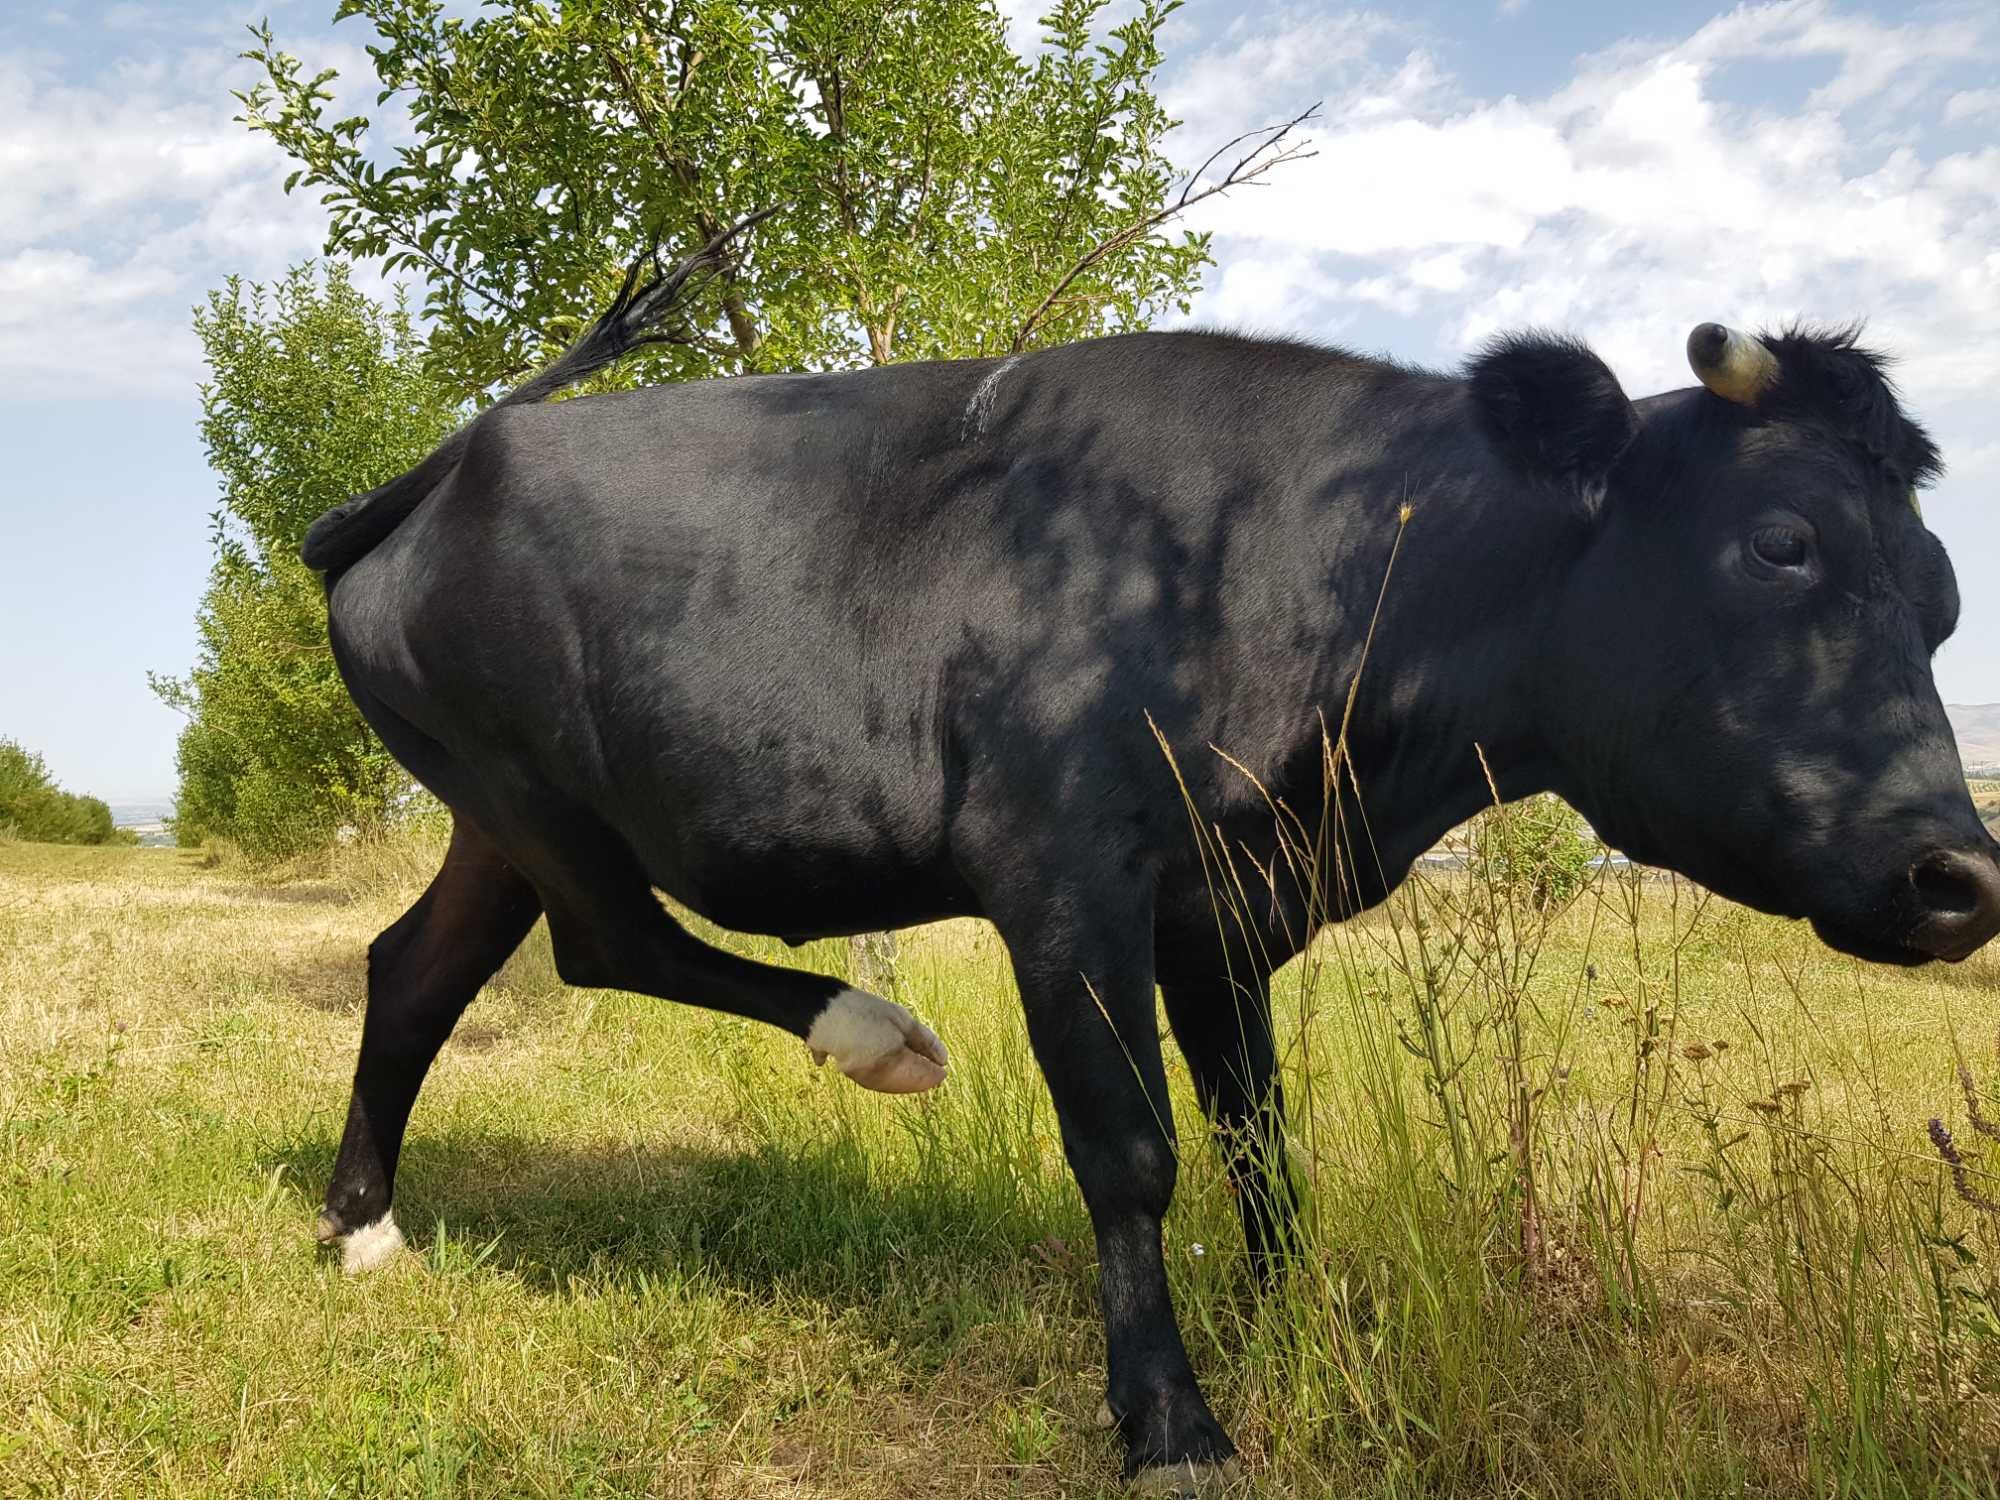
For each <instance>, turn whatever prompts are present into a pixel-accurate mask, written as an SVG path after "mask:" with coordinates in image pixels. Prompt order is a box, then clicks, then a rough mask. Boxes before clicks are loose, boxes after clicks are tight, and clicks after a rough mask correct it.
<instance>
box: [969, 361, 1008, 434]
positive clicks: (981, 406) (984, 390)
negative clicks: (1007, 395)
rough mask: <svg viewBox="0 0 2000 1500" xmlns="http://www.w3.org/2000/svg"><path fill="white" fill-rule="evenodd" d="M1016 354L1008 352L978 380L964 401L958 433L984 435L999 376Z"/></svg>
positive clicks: (998, 387) (1003, 373)
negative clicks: (962, 415) (963, 410)
mask: <svg viewBox="0 0 2000 1500" xmlns="http://www.w3.org/2000/svg"><path fill="white" fill-rule="evenodd" d="M1019 358H1020V356H1019V355H1018V354H1010V355H1008V356H1007V358H1005V359H1003V360H1001V361H1000V363H999V364H997V365H995V366H994V367H993V370H992V372H991V373H990V374H989V375H987V377H986V378H985V379H984V380H982V381H980V382H979V385H978V386H977V387H976V388H975V389H974V390H973V392H972V399H971V400H970V401H968V402H966V403H965V420H964V421H963V422H962V423H961V424H960V425H959V435H960V436H961V437H963V438H966V439H968V440H969V439H972V438H976V437H984V436H985V435H986V424H987V422H988V421H990V420H991V419H992V416H993V399H994V397H995V396H996V395H997V394H998V393H999V390H1000V377H1001V376H1002V375H1005V374H1006V373H1007V372H1008V371H1009V370H1011V369H1013V368H1014V361H1015V360H1017V359H1019Z"/></svg>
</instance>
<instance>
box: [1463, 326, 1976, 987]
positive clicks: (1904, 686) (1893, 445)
mask: <svg viewBox="0 0 2000 1500" xmlns="http://www.w3.org/2000/svg"><path fill="white" fill-rule="evenodd" d="M1574 353H1575V355H1579V356H1580V355H1581V354H1582V353H1583V351H1574ZM1688 356H1689V360H1690V362H1691V363H1692V364H1693V366H1694V369H1695V373H1696V375H1697V376H1699V377H1700V380H1701V385H1700V386H1698V387H1695V388H1692V389H1689V390H1684V391H1675V392H1672V393H1669V394H1667V395H1663V396H1655V397H1652V398H1650V399H1648V400H1645V401H1641V402H1638V403H1636V404H1634V403H1628V402H1627V401H1626V400H1625V398H1624V396H1623V394H1622V393H1620V392H1618V390H1617V386H1616V382H1615V381H1613V380H1612V379H1611V377H1610V373H1609V371H1607V370H1605V369H1604V367H1603V366H1602V365H1601V364H1599V363H1598V362H1597V361H1596V360H1595V359H1594V357H1590V358H1589V365H1590V367H1591V370H1590V374H1589V378H1588V379H1583V380H1577V381H1570V382H1565V381H1555V382H1553V383H1550V382H1544V385H1543V387H1542V389H1543V390H1545V391H1547V392H1550V393H1553V392H1555V391H1557V390H1561V389H1565V388H1566V389H1567V390H1568V392H1569V393H1570V395H1571V396H1572V397H1574V398H1575V399H1576V400H1578V401H1579V402H1580V403H1581V404H1582V405H1583V406H1584V407H1586V408H1588V409H1587V410H1584V411H1573V412H1571V413H1569V414H1568V416H1567V418H1566V419H1565V420H1564V421H1562V422H1554V423H1553V425H1551V423H1552V418H1551V414H1549V413H1547V412H1546V411H1544V412H1543V414H1542V419H1541V421H1540V422H1539V423H1535V424H1521V425H1524V426H1540V428H1541V430H1544V431H1547V432H1554V433H1557V434H1558V435H1559V438H1560V435H1561V434H1565V433H1567V434H1570V435H1571V436H1569V437H1568V438H1566V439H1560V440H1559V441H1558V444H1557V446H1558V447H1561V446H1562V442H1565V441H1566V442H1567V444H1568V448H1569V449H1570V450H1574V451H1575V452H1576V453H1578V454H1582V455H1584V458H1583V459H1580V460H1579V461H1578V462H1577V463H1576V464H1574V465H1573V466H1572V467H1573V470H1574V472H1573V474H1572V478H1573V480H1574V481H1576V482H1577V488H1578V492H1579V493H1581V494H1583V495H1584V496H1585V497H1586V500H1587V508H1588V510H1589V511H1590V519H1589V527H1590V534H1589V539H1588V541H1587V543H1586V545H1585V548H1584V550H1583V552H1582V554H1581V557H1580V560H1579V561H1578V563H1577V564H1576V567H1575V570H1574V572H1573V574H1572V575H1571V579H1570V584H1569V587H1568V588H1567V589H1565V590H1564V592H1563V595H1562V599H1561V603H1560V605H1559V606H1558V608H1557V610H1556V612H1555V614H1554V616H1553V617H1552V618H1551V620H1550V622H1549V624H1550V629H1549V632H1548V635H1547V637H1546V650H1545V656H1546V658H1547V666H1548V670H1547V671H1546V672H1545V674H1544V675H1543V678H1542V680H1543V682H1544V683H1545V684H1546V686H1545V689H1544V696H1545V700H1546V701H1545V702H1544V703H1543V704H1542V705H1541V715H1540V716H1541V718H1542V722H1543V734H1544V736H1545V737H1546V739H1547V740H1548V742H1549V743H1550V745H1551V746H1552V748H1553V750H1554V752H1555V756H1556V759H1557V761H1558V763H1559V765H1560V767H1561V778H1560V779H1561V783H1562V784H1561V785H1559V787H1558V789H1559V790H1561V791H1564V792H1565V793H1566V794H1567V795H1568V796H1569V797H1570V799H1571V800H1572V801H1574V802H1575V803H1576V804H1577V805H1578V806H1579V807H1580V808H1581V809H1582V811H1583V812H1584V814H1585V815H1586V816H1587V817H1589V818H1590V819H1591V821H1592V822H1593V823H1594V824H1595V825H1596V826H1597V827H1598V828H1599V829H1600V830H1601V831H1602V832H1603V833H1604V835H1605V836H1606V837H1607V838H1608V839H1610V840H1611V841H1612V842H1613V843H1614V844H1617V845H1619V846H1621V847H1623V848H1624V849H1626V850H1628V851H1629V852H1630V853H1631V854H1632V855H1633V856H1634V857H1636V858H1639V859H1642V860H1645V861H1646V862H1648V863H1652V864H1660V865H1665V866H1668V867H1670V868H1673V869H1676V870H1680V871H1682V872H1684V873H1685V874H1687V875H1690V876H1692V877H1693V878H1695V879H1697V880H1699V881H1701V882H1702V883H1703V884H1705V885H1707V886H1710V887H1711V888H1713V889H1715V890H1717V891H1720V892H1721V893H1723V894H1724V895H1726V896H1730V897H1732V898H1734V899H1736V900H1739V901H1742V902H1745V903H1747V904H1749V905H1751V906H1755V907H1759V908H1761V909H1762V910H1765V911H1770V912H1777V913H1781V914H1784V915H1787V916H1798V917H1809V918H1811V919H1812V921H1813V925H1814V926H1815V928H1816V929H1817V930H1818V932H1819V934H1820V936H1821V937H1822V938H1824V939H1825V940H1826V941H1827V942H1828V943H1830V944H1831V945H1832V946H1834V947H1836V948H1839V949H1842V950H1844V951H1846V952H1849V953H1854V954H1858V955H1860V956H1861V957H1864V958H1869V959H1876V960H1882V961H1886V962H1892V963H1922V962H1924V961H1926V960H1928V959H1932V958H1944V959H1960V958H1964V957H1965V956H1967V955H1968V954H1970V953H1971V952H1972V951H1973V950H1975V949H1976V948H1978V947H1979V946H1980V945H1981V944H1983V943H1985V942H1986V941H1987V939H1989V938H1991V937H1992V936H1993V935H1994V934H1995V933H1996V932H2000V845H1996V844H1995V842H1994V840H1993V839H1992V838H1990V837H1989V836H1988V835H1987V833H1986V832H1985V830H1984V828H1982V826H1981V825H1980V823H1979V820H1978V818H1977V816H1976V815H1975V813H1974V810H1973V806H1972V800H1971V797H1970V796H1969V794H1968V792H1967V789H1966V785H1965V780H1964V774H1963V771H1962V768H1961V767H1960V764H1959V759H1958V752H1957V749H1956V747H1955V745H1954V743H1953V738H1952V733H1951V727H1950V725H1949V723H1948V722H1947V721H1946V719H1945V714H1944V707H1943V705H1942V703H1941V702H1940V701H1939V699H1938V693H1937V689H1936V687H1935V685H1934V684H1933V682H1932V680H1931V666H1930V662H1931V654H1932V653H1933V652H1934V651H1936V650H1937V648H1938V646H1939V645H1940V644H1941V643H1942V642H1943V641H1944V640H1945V638H1946V637H1948V636H1949V635H1950V634H1951V632H1952V630H1953V628H1954V627H1955V625H1956V624H1957V621H1958V585H1957V582H1956V580H1955V579H1954V577H1953V574H1952V569H1951V564H1950V562H1949V561H1948V560H1947V559H1946V557H1945V552H1944V548H1943V547H1942V546H1941V545H1940V544H1939V543H1938V540H1937V538H1936V537H1934V536H1932V535H1931V533H1930V531H1929V530H1928V529H1927V528H1926V527H1925V525H1924V522H1923V519H1922V516H1921V514H1920V512H1919V509H1918V505H1917V498H1916V494H1917V488H1918V486H1920V485H1923V484H1925V483H1927V482H1928V481H1930V480H1931V479H1932V478H1934V477H1935V476H1936V474H1937V473H1938V471H1939V462H1938V455H1937V451H1936V449H1935V448H1934V447H1933V446H1932V445H1931V442H1930V440H1929V438H1928V437H1926V436H1925V434H1924V432H1923V429H1922V428H1920V427H1919V426H1917V424H1916V423H1914V422H1912V421H1911V420H1910V419H1909V418H1907V417H1906V416H1904V414H1903V412H1902V409H1901V407H1900V406H1899V405H1898V402H1897V399H1896V393H1895V390H1894V387H1893V386H1892V385H1891V384H1890V382H1889V381H1888V379H1887V378H1886V376H1885V375H1884V372H1883V361H1882V360H1881V359H1880V358H1879V357H1878V356H1876V355H1874V354H1872V353H1870V352H1869V351H1867V350H1865V349H1862V348H1860V347H1858V346H1857V345H1856V343H1855V341H1854V339H1853V337H1852V336H1851V335H1850V334H1846V333H1823V332H1815V331H1811V330H1793V331H1790V332H1786V333H1782V334H1777V335H1767V336H1764V337H1750V336H1747V335H1744V334H1739V333H1736V332H1733V331H1731V330H1729V329H1726V328H1723V327H1722V326H1720V325H1718V324H1714V323H1705V324H1703V325H1701V326H1700V327H1699V328H1697V329H1696V330H1695V331H1694V333H1693V335H1692V336H1691V337H1690V338H1689V340H1688ZM1504 357H1505V351H1496V354H1495V355H1492V356H1489V359H1493V358H1504ZM1517 357H1518V351H1517ZM1590 455H1595V456H1596V460H1597V461H1596V464H1595V468H1596V472H1595V473H1593V472H1591V469H1592V467H1593V465H1592V464H1591V462H1589V461H1588V460H1589V456H1590ZM1614 455H1615V456H1614Z"/></svg>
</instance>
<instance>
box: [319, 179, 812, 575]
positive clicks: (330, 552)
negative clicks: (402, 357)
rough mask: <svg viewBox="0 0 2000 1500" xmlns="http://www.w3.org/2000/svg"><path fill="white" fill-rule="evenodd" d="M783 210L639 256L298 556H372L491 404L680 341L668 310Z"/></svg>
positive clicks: (528, 398) (433, 484)
mask: <svg viewBox="0 0 2000 1500" xmlns="http://www.w3.org/2000/svg"><path fill="white" fill-rule="evenodd" d="M776 211H777V210H776V209H775V208H766V209H762V210H760V211H759V212H757V213H754V214H751V215H750V216H749V217H748V218H744V219H739V220H738V221H737V222H736V223H734V224H732V225H730V226H729V227H728V228H727V229H724V230H722V231H721V232H719V233H718V234H717V235H716V236H715V237H714V238H713V239H711V240H710V241H709V242H708V243H707V244H706V245H703V246H702V247H701V249H699V250H697V251H695V253H694V254H692V255H690V256H689V257H688V258H687V259H686V260H684V261H682V262H681V263H680V264H679V265H678V266H676V267H674V269H673V270H671V271H666V270H662V269H661V268H660V264H659V257H658V251H657V249H655V250H652V251H648V252H647V253H646V254H645V255H643V256H641V257H640V258H639V259H638V260H636V261H634V262H633V263H632V265H631V268H630V269H628V270H627V271H626V273H625V281H624V284H623V285H622V286H620V287H619V288H618V295H617V297H615V298H614V299H613V300H612V303H611V305H610V306H609V307H607V308H606V309H605V310H604V312H603V315H602V316H600V317H599V318H598V320H597V321H596V322H595V323H592V324H591V325H590V327H589V328H588V329H586V330H585V331H584V334H583V336H582V337H581V338H579V339H578V340H577V341H576V342H575V343H574V344H571V345H570V346H569V348H568V349H567V350H565V351H564V353H563V355H562V357H561V358H559V359H558V360H556V361H555V363H553V364H551V365H550V366H548V368H546V369H544V370H541V371H539V372H537V373H536V374H535V375H533V376H531V377H529V379H528V380H526V381H525V382H523V383H522V384H521V385H519V386H516V387H515V388H514V389H513V390H511V391H509V392H508V393H507V394H506V395H504V396H502V397H501V398H500V399H499V400H498V401H496V402H494V403H493V405H492V406H490V407H488V408H487V409H486V411H484V412H481V413H480V414H479V415H478V416H477V417H474V418H473V419H472V420H471V421H470V422H467V423H466V424H465V425H464V426H463V427H461V428H459V429H458V430H457V431H456V432H454V433H453V434H452V435H451V436H450V437H448V438H446V439H445V440H444V441H443V442H442V443H439V444H438V445H437V447H436V448H435V449H433V450H432V451H431V453H430V456H429V457H427V458H425V459H424V461H423V462H422V463H420V464H418V465H417V466H416V467H415V468H414V469H411V470H409V471H407V472H406V473H403V474H400V475H398V476H397V477H396V478H394V479H392V480H390V481H389V482H388V483H387V484H385V485H382V486H381V487H380V488H378V489H372V490H369V491H368V492H367V493H366V494H363V495H356V496H355V497H354V498H353V499H352V500H349V501H346V502H345V503H343V504H340V505H336V506H334V508H333V509H332V510H329V511H328V512H326V514H324V515H323V516H321V517H320V518H319V519H318V520H316V521H314V522H313V523H312V525H311V526H310V527H308V528H307V529H306V539H305V541H304V542H303V543H302V544H301V545H300V547H299V556H300V557H301V558H303V559H304V561H305V564H306V566H307V567H309V568H317V569H319V570H320V571H322V572H324V573H328V574H333V573H338V572H340V571H342V570H343V569H345V568H348V567H351V566H352V565H353V564H354V563H356V562H358V561H359V560H360V559H361V558H363V557H365V556H367V555H368V553H369V551H370V550H371V549H372V548H374V547H375V546H376V545H377V544H378V543H379V542H381V540H382V539H383V538H384V537H386V536H388V534H389V533H390V532H392V531H394V530H395V529H396V528H397V527H398V526H400V525H401V524H402V523H403V521H404V519H405V518H406V517H407V516H408V515H409V514H410V512H411V511H413V510H415V509H416V508H417V506H418V505H419V504H420V503H421V502H422V501H423V499H424V497H425V496H426V495H428V494H430V493H431V491H432V490H434V489H436V488H437V487H438V485H439V483H440V482H442V481H443V480H444V478H445V477H446V476H447V475H449V474H450V473H451V471H452V470H453V469H454V468H456V467H457V466H458V461H459V459H460V458H462V457H463V456H464V454H465V447H466V444H467V443H468V442H470V441H471V438H472V434H473V432H474V431H475V430H476V429H477V428H478V426H479V424H480V423H481V422H482V421H484V420H485V419H486V417H487V416H489V415H490V414H491V413H492V412H494V411H497V410H498V409H499V408H501V407H503V406H520V405H522V404H524V403H526V402H532V401H546V400H548V398H549V397H551V396H553V395H554V394H555V393H556V392H557V391H560V390H562V389H563V388H564V387H565V386H569V385H574V384H575V383H576V382H577V381H579V380H582V379H584V378H585V377H586V376H589V375H594V374H596V373H597V372H598V371H599V370H602V369H604V368H606V367H607V366H609V365H612V364H615V363H617V361H619V360H620V359H623V358H624V357H625V356H626V355H627V354H630V353H631V352H632V351H633V350H634V349H638V348H642V347H643V346H645V345H647V344H664V343H670V342H673V335H672V334H670V333H666V332H663V331H662V329H663V327H664V325H665V324H666V322H667V320H668V319H669V317H670V316H671V315H672V314H673V313H674V311H675V310H676V309H677V308H679V307H681V306H683V305H684V304H685V303H686V302H687V301H688V300H689V299H690V298H691V297H692V296H694V295H695V294H696V293H698V292H699V291H700V290H701V288H702V287H703V286H705V285H706V284H707V282H708V279H709V278H710V277H711V276H713V275H714V274H715V273H716V272H717V271H718V270H720V269H721V267H722V260H723V252H724V251H725V250H726V249H727V248H728V246H729V243H730V241H732V240H734V239H735V238H736V237H737V236H738V235H740V234H742V233H743V232H744V231H745V230H746V229H749V228H750V227H751V226H752V225H754V224H757V223H759V222H761V221H762V220H764V219H767V218H769V217H770V216H771V215H772V214H773V213H775V212H776ZM648 265H651V266H652V267H653V268H654V270H655V272H656V274H655V275H654V277H653V278H652V279H651V280H650V281H646V282H645V283H644V284H641V281H640V277H641V275H642V274H643V272H644V271H645V268H646V267H647V266H648ZM330 582H331V580H329V583H330Z"/></svg>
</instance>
